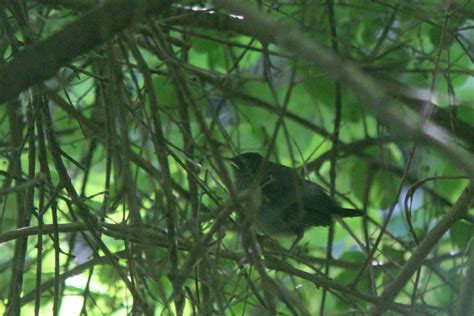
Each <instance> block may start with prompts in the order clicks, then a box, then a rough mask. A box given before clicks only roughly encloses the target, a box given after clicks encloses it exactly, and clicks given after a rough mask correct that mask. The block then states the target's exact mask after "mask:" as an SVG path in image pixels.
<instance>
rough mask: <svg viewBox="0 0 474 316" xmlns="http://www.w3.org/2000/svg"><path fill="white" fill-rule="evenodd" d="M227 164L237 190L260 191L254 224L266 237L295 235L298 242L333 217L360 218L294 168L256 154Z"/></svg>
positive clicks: (244, 156) (241, 156)
mask: <svg viewBox="0 0 474 316" xmlns="http://www.w3.org/2000/svg"><path fill="white" fill-rule="evenodd" d="M230 161H231V162H232V167H233V168H232V169H233V172H234V177H235V181H236V187H237V190H239V191H244V190H247V189H249V188H259V189H260V190H261V192H260V195H261V199H262V201H261V203H259V205H260V206H259V208H258V210H257V213H256V222H257V223H256V224H257V227H258V229H259V230H260V231H262V232H263V233H264V234H265V235H269V236H273V235H293V234H295V235H297V240H299V239H301V238H302V237H303V234H304V231H305V230H306V229H307V228H309V227H312V226H328V225H329V224H331V223H332V221H333V219H334V217H355V216H361V215H362V213H361V212H359V211H357V210H354V209H348V208H343V207H340V206H339V205H338V204H337V202H336V201H335V200H334V199H332V198H331V197H330V196H329V195H328V194H326V192H325V191H324V189H323V188H322V187H321V186H319V185H318V184H316V183H314V182H311V181H308V180H305V179H304V178H303V177H302V176H301V175H299V174H298V172H297V171H296V170H294V169H293V168H290V167H286V166H283V165H281V164H278V163H273V162H270V161H265V160H264V158H263V157H262V155H260V154H258V153H252V152H249V153H243V154H240V155H238V156H235V157H233V158H231V159H230ZM262 168H263V169H262Z"/></svg>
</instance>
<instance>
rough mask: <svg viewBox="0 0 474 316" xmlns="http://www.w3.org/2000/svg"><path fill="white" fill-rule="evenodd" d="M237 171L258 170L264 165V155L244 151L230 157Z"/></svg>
mask: <svg viewBox="0 0 474 316" xmlns="http://www.w3.org/2000/svg"><path fill="white" fill-rule="evenodd" d="M230 161H231V163H232V167H233V169H234V171H235V172H236V173H241V174H242V173H248V172H257V171H258V170H259V168H260V167H261V165H262V162H263V156H262V155H260V154H258V153H252V152H250V153H243V154H240V155H237V156H235V157H233V158H231V159H230Z"/></svg>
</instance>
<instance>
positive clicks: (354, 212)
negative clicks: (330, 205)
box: [338, 207, 363, 217]
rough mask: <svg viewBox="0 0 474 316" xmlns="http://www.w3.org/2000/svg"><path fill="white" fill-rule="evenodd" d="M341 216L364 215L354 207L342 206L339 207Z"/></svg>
mask: <svg viewBox="0 0 474 316" xmlns="http://www.w3.org/2000/svg"><path fill="white" fill-rule="evenodd" d="M338 215H339V216H341V217H356V216H362V215H363V214H362V212H360V211H358V210H355V209H353V208H344V207H341V208H340V209H339V214H338Z"/></svg>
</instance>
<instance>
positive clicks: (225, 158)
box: [222, 157, 239, 169]
mask: <svg viewBox="0 0 474 316" xmlns="http://www.w3.org/2000/svg"><path fill="white" fill-rule="evenodd" d="M222 158H223V159H224V160H226V161H228V162H229V163H230V164H231V165H232V167H235V168H237V169H239V166H238V165H237V164H236V163H235V162H234V161H233V160H232V158H229V157H222Z"/></svg>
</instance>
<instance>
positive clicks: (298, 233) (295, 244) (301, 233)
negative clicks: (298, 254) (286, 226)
mask: <svg viewBox="0 0 474 316" xmlns="http://www.w3.org/2000/svg"><path fill="white" fill-rule="evenodd" d="M303 236H304V231H299V232H297V234H296V239H295V241H293V243H292V244H291V247H290V250H289V251H288V254H289V255H291V254H292V253H293V250H294V249H295V248H296V246H297V245H298V243H299V242H300V240H301V239H303Z"/></svg>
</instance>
